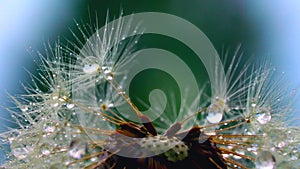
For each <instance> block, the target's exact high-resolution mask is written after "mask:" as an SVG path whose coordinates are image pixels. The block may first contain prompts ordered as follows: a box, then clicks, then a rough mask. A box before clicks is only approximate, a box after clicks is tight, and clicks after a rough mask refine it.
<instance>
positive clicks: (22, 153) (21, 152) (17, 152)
mask: <svg viewBox="0 0 300 169" xmlns="http://www.w3.org/2000/svg"><path fill="white" fill-rule="evenodd" d="M31 151H32V148H31V147H29V146H26V145H23V144H21V145H18V146H16V147H14V148H12V153H13V155H14V156H15V157H16V158H17V159H19V160H21V159H24V158H26V157H27V156H28V154H29V153H30V152H31Z"/></svg>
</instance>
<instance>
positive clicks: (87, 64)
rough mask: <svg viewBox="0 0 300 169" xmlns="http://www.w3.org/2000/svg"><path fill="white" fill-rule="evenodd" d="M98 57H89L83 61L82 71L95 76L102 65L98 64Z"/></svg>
mask: <svg viewBox="0 0 300 169" xmlns="http://www.w3.org/2000/svg"><path fill="white" fill-rule="evenodd" d="M96 60H97V59H96V57H94V56H88V57H86V58H85V59H84V60H83V67H82V70H83V72H84V73H86V74H93V73H96V72H98V70H100V65H99V64H97V62H96Z"/></svg>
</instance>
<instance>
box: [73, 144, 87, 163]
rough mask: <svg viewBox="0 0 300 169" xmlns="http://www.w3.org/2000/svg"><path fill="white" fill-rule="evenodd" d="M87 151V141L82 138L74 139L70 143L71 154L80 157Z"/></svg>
mask: <svg viewBox="0 0 300 169" xmlns="http://www.w3.org/2000/svg"><path fill="white" fill-rule="evenodd" d="M86 153H87V143H86V142H85V141H82V140H73V141H72V142H71V144H70V150H69V155H70V156H71V157H73V158H76V159H80V158H82V157H83V156H84V155H85V154H86Z"/></svg>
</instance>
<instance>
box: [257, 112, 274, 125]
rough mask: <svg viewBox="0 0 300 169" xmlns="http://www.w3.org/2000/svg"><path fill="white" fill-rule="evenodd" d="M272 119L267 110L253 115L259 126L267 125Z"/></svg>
mask: <svg viewBox="0 0 300 169" xmlns="http://www.w3.org/2000/svg"><path fill="white" fill-rule="evenodd" d="M271 118H272V115H271V112H270V110H269V109H261V110H258V111H257V112H256V114H255V119H256V120H257V121H258V122H259V123H260V124H267V123H268V122H269V121H270V120H271Z"/></svg>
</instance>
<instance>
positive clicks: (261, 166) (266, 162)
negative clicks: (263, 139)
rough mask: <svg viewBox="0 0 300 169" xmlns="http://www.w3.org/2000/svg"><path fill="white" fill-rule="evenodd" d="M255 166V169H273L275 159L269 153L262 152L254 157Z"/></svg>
mask: <svg viewBox="0 0 300 169" xmlns="http://www.w3.org/2000/svg"><path fill="white" fill-rule="evenodd" d="M255 166H256V169H275V166H276V160H275V157H274V156H273V154H272V153H271V152H269V151H262V152H260V153H259V154H258V155H257V157H256V161H255Z"/></svg>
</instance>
